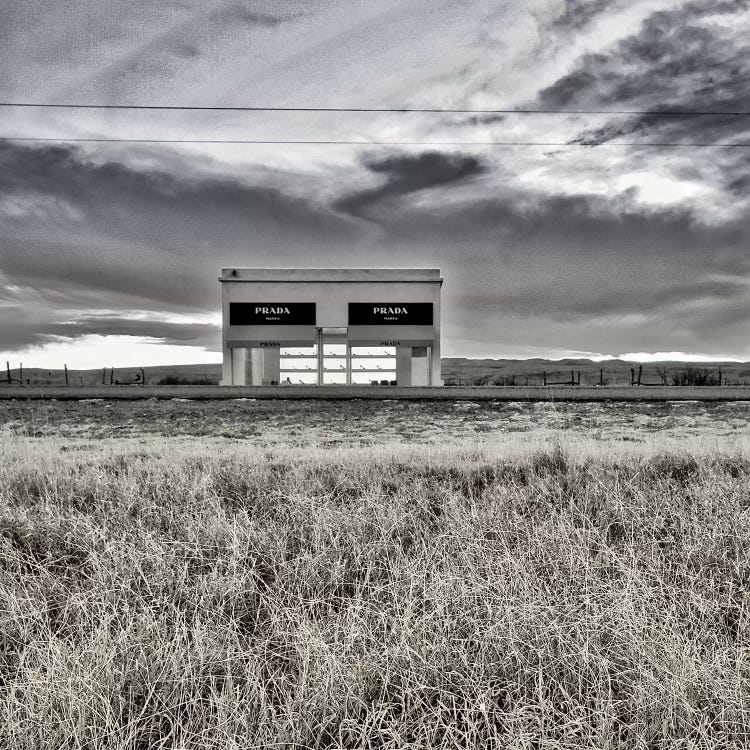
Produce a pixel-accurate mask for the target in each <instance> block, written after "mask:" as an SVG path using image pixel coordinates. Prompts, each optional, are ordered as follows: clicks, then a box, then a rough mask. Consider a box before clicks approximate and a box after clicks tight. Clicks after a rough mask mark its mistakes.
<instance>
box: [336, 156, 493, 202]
mask: <svg viewBox="0 0 750 750" xmlns="http://www.w3.org/2000/svg"><path fill="white" fill-rule="evenodd" d="M365 166H366V167H367V169H368V170H369V171H370V172H372V173H374V174H378V175H384V176H385V178H386V180H385V182H384V183H383V184H382V185H381V186H380V187H376V188H371V189H368V190H360V191H358V192H355V193H351V194H349V195H345V196H343V197H341V198H339V199H338V200H337V201H336V202H335V203H334V208H336V209H338V210H339V211H342V212H344V213H348V214H351V215H352V216H365V215H366V214H367V212H368V209H370V208H372V207H373V206H375V205H377V204H380V203H382V202H385V201H388V200H389V199H392V198H398V197H402V196H405V195H408V194H410V193H415V192H417V191H420V190H428V189H430V188H437V187H445V186H447V185H452V184H455V183H457V182H461V181H464V180H468V179H469V178H471V177H476V176H477V175H480V174H483V173H484V172H486V171H487V166H486V165H485V164H484V163H483V162H482V161H481V160H480V159H478V158H477V157H475V156H466V155H463V154H445V153H440V152H438V151H427V152H424V153H422V154H419V155H417V156H411V155H405V154H402V155H399V156H390V157H388V158H385V159H370V160H368V161H366V162H365Z"/></svg>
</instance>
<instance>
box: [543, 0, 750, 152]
mask: <svg viewBox="0 0 750 750" xmlns="http://www.w3.org/2000/svg"><path fill="white" fill-rule="evenodd" d="M748 7H750V3H748V2H747V0H737V2H729V3H720V2H713V0H712V1H711V2H706V1H705V0H701V1H700V2H691V3H686V4H684V5H683V6H681V7H680V8H679V9H676V10H669V11H660V12H657V13H653V14H652V15H651V16H649V17H648V18H647V19H646V20H645V21H644V22H643V24H642V26H641V29H640V30H639V32H638V33H637V34H634V35H631V36H629V37H627V38H625V39H623V40H621V41H619V42H618V43H617V44H616V45H615V46H614V47H613V48H612V49H611V50H609V51H607V52H604V53H598V54H587V55H584V56H583V57H581V58H580V60H579V61H578V64H577V66H576V68H575V69H574V70H572V71H571V72H570V73H568V74H566V75H565V76H563V77H561V78H560V79H559V80H557V81H556V82H555V83H554V84H552V85H551V86H549V87H547V88H545V89H543V90H542V91H541V92H540V93H539V95H538V103H539V106H540V107H542V108H546V109H574V110H575V109H612V110H625V109H636V110H650V111H652V113H650V114H647V115H643V116H633V117H618V118H616V119H613V120H612V121H611V122H609V123H608V124H607V125H605V126H604V127H600V128H595V129H590V130H586V131H584V132H583V133H581V134H580V136H579V138H578V139H576V142H584V143H602V142H606V141H609V140H612V139H614V138H618V137H621V136H629V137H648V136H651V135H658V137H659V140H660V141H665V140H666V141H681V140H686V139H690V140H692V141H699V142H715V141H718V140H722V139H729V138H732V137H734V136H738V135H741V134H743V133H746V132H747V131H748V128H749V127H750V119H747V118H744V119H743V118H737V117H733V116H712V117H709V116H706V117H695V116H690V115H684V116H680V115H666V114H660V113H659V110H677V111H680V110H684V111H686V112H696V111H697V112H736V111H748V110H749V109H750V90H748V87H747V78H748V75H750V44H749V43H748V39H749V38H750V37H749V36H748V34H747V33H746V32H747V29H745V32H744V33H743V32H742V26H741V25H740V24H741V23H742V21H739V20H738V27H737V28H736V29H734V30H730V31H727V28H725V27H724V26H720V25H718V24H714V23H711V22H710V20H709V17H710V16H717V15H718V16H721V15H724V16H725V17H726V18H727V19H728V20H731V18H732V16H733V15H735V14H739V13H741V12H742V11H744V10H746V9H747V8H748Z"/></svg>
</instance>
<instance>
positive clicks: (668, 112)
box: [0, 102, 750, 117]
mask: <svg viewBox="0 0 750 750" xmlns="http://www.w3.org/2000/svg"><path fill="white" fill-rule="evenodd" d="M0 107H19V108H21V107H23V108H39V109H104V110H107V109H110V110H112V109H122V110H168V111H191V112H352V113H365V114H367V113H377V112H383V113H424V114H461V115H641V116H643V115H658V116H665V117H748V116H750V111H747V112H745V111H735V112H716V111H713V112H709V111H695V110H680V109H662V110H660V109H643V110H638V109H618V110H611V109H453V108H440V107H266V106H254V107H228V106H227V107H224V106H193V105H189V104H75V103H57V104H55V103H45V102H0Z"/></svg>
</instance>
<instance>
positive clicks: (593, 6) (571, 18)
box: [553, 0, 614, 29]
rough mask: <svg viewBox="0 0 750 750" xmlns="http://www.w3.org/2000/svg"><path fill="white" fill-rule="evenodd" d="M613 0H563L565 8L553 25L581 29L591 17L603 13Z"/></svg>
mask: <svg viewBox="0 0 750 750" xmlns="http://www.w3.org/2000/svg"><path fill="white" fill-rule="evenodd" d="M613 4H614V0H588V2H581V0H565V10H564V11H563V13H561V14H560V15H559V16H558V17H557V18H556V19H555V20H554V22H553V26H557V27H560V28H563V29H581V28H582V27H584V26H585V25H586V24H587V23H588V22H589V21H591V20H592V19H593V18H596V17H597V16H599V15H601V14H602V13H604V11H606V10H608V9H609V8H610V6H612V5H613Z"/></svg>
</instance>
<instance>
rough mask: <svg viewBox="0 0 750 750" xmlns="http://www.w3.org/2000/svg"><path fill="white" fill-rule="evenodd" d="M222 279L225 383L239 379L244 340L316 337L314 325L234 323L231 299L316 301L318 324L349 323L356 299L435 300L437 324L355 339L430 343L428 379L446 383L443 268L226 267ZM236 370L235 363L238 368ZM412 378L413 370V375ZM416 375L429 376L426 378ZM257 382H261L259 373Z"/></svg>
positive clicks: (371, 331)
mask: <svg viewBox="0 0 750 750" xmlns="http://www.w3.org/2000/svg"><path fill="white" fill-rule="evenodd" d="M219 280H220V281H221V282H222V319H223V326H222V336H223V343H224V346H223V348H224V360H225V367H224V380H223V382H229V381H231V382H236V380H235V379H234V375H233V373H232V366H231V360H232V350H234V351H238V350H240V349H241V348H242V345H243V343H245V345H246V346H247V342H248V341H257V340H259V339H260V337H264V338H267V339H270V338H271V337H275V338H276V339H277V340H279V341H286V342H288V343H289V344H290V345H301V344H302V339H301V338H299V337H300V336H303V337H304V338H305V340H306V339H307V338H308V336H310V337H312V336H313V335H314V331H311V330H310V328H309V327H299V326H253V327H248V326H230V325H229V305H230V303H231V302H315V303H316V319H317V322H316V326H317V327H318V328H328V327H330V328H334V327H348V313H349V310H348V305H349V303H350V302H394V303H409V302H431V303H432V305H433V325H432V326H406V325H392V326H382V327H380V326H358V327H356V329H352V330H351V331H350V334H349V338H350V339H352V338H353V337H354V336H361V337H362V339H363V340H366V341H367V342H368V343H369V344H370V345H374V346H377V345H378V344H379V342H380V341H381V340H396V341H399V342H403V344H402V346H407V345H413V346H430V347H431V348H432V352H431V354H432V359H433V361H435V362H437V367H433V368H432V373H431V375H429V376H428V378H429V381H430V382H431V384H432V385H441V381H440V288H441V284H442V279H441V278H440V271H439V270H438V269H223V271H222V275H221V276H220V277H219ZM355 331H358V333H356V332H355ZM260 340H262V339H260ZM309 343H310V344H313V343H315V341H314V340H310V342H309ZM282 345H284V344H283V343H282ZM402 356H403V355H402ZM227 360H229V363H230V364H229V365H227ZM420 364H421V363H420ZM402 367H405V365H403V366H402ZM236 369H237V367H236V366H235V372H236ZM404 371H406V370H404ZM436 372H437V375H436V374H435V373H436ZM412 377H413V376H412V372H411V371H410V372H409V378H408V379H409V380H411V379H412ZM416 377H417V379H418V380H420V381H421V380H423V377H422V376H419V375H417V376H416ZM253 382H256V378H255V377H253Z"/></svg>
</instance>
